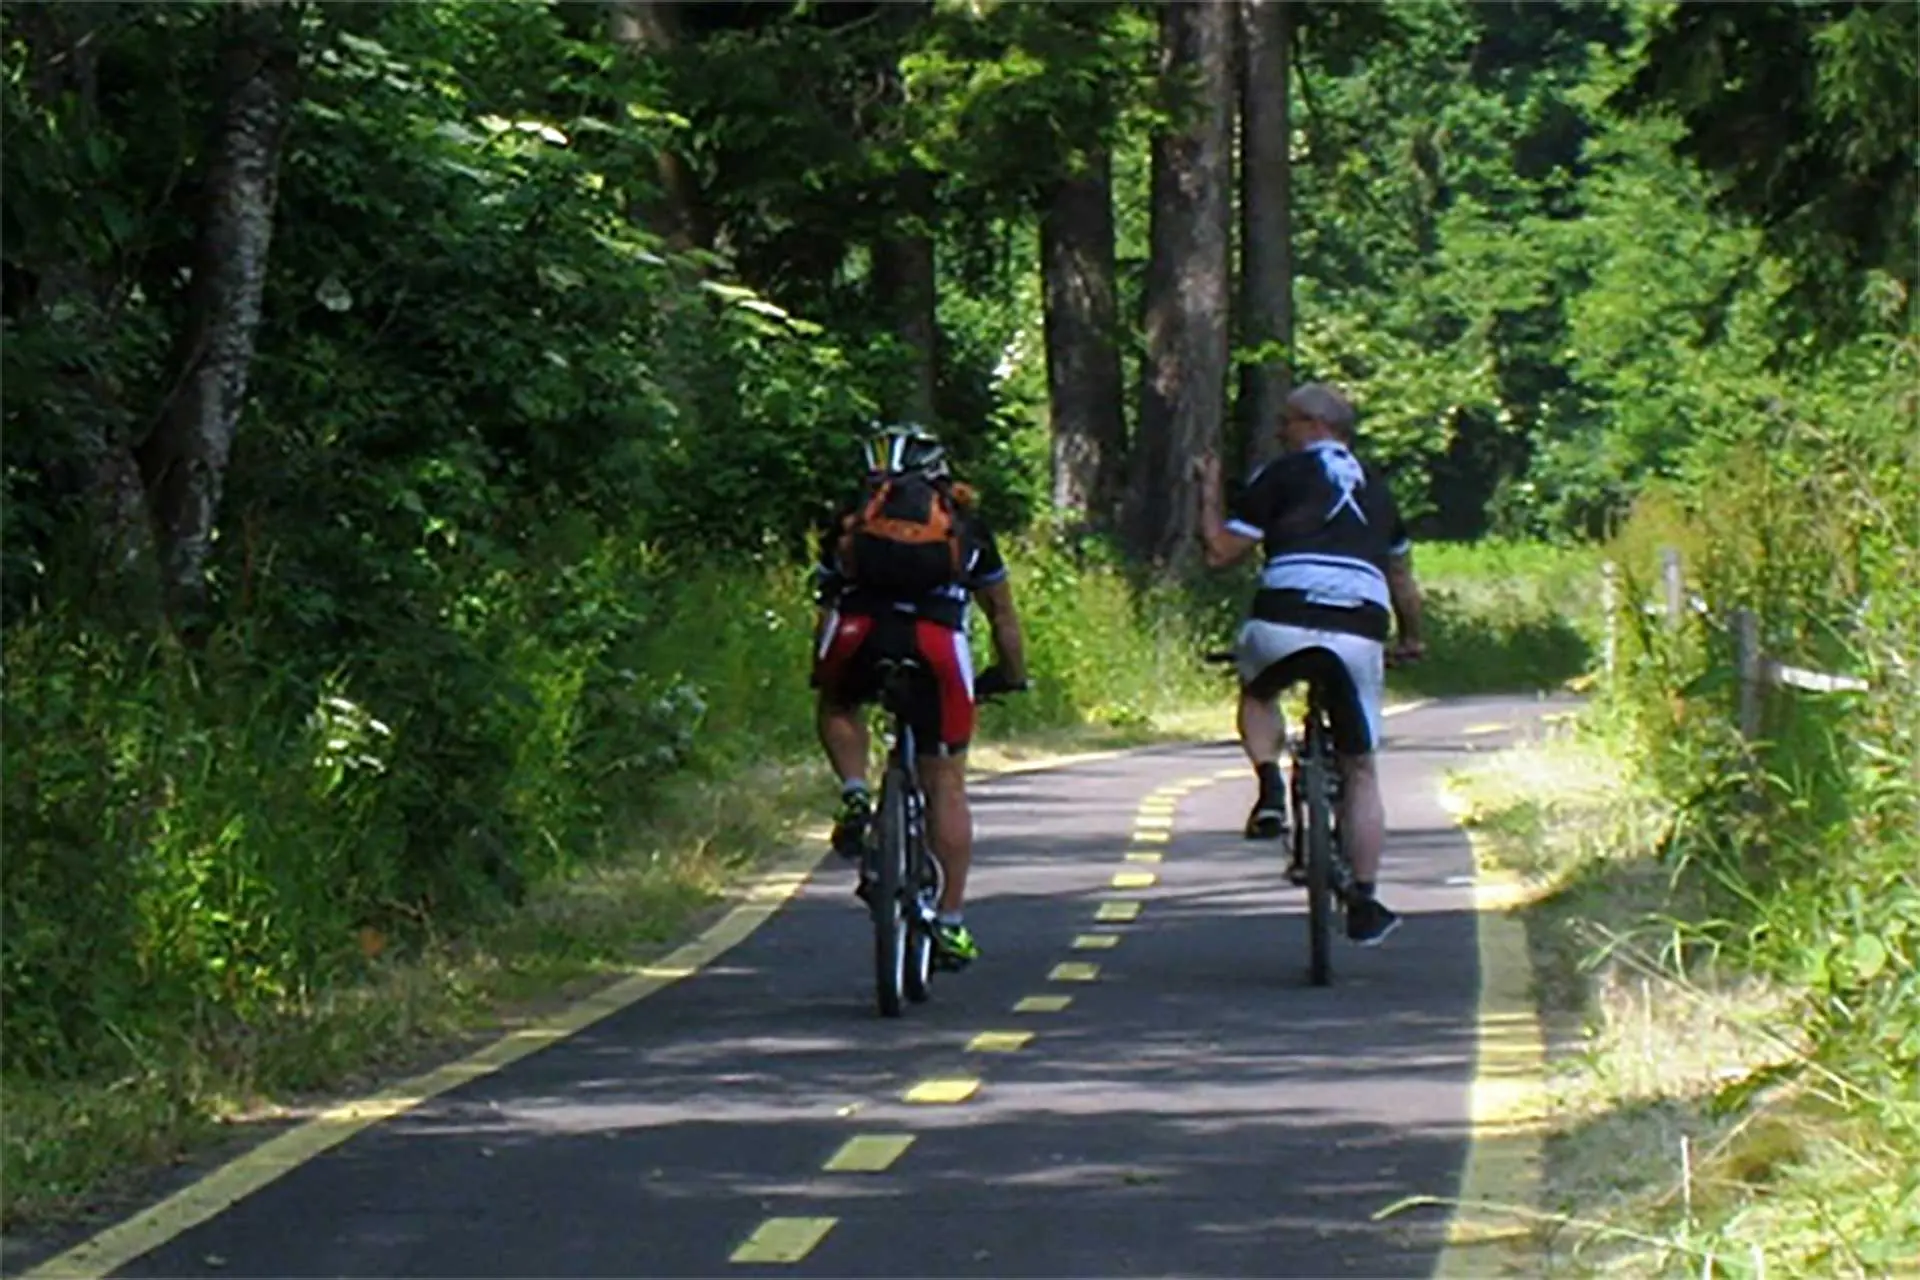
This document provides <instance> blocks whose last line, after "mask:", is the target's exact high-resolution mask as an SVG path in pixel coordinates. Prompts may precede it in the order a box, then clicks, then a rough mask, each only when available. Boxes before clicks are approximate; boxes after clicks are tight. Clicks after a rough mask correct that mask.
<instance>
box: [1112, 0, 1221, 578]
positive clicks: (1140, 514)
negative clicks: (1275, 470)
mask: <svg viewBox="0 0 1920 1280" xmlns="http://www.w3.org/2000/svg"><path fill="white" fill-rule="evenodd" d="M1236 19H1237V12H1236V10H1235V7H1234V6H1233V5H1228V4H1170V5H1166V6H1164V7H1162V9H1161V10H1160V76H1161V81H1162V84H1163V85H1164V86H1165V88H1166V90H1167V92H1168V96H1169V99H1170V105H1171V106H1172V109H1173V111H1174V118H1173V122H1172V123H1170V124H1169V125H1168V126H1167V127H1166V128H1165V129H1164V130H1162V131H1161V132H1160V133H1159V134H1158V135H1157V136H1156V137H1155V138H1154V140H1153V195H1152V201H1153V212H1152V229H1151V232H1150V239H1151V242H1152V250H1151V258H1150V260H1149V262H1148V264H1147V275H1146V286H1145V289H1146V292H1145V299H1144V312H1145V322H1146V323H1145V327H1146V357H1145V359H1146V366H1145V369H1144V370H1143V377H1142V386H1141V400H1140V429H1139V434H1138V437H1137V439H1136V440H1135V444H1134V449H1133V458H1132V493H1131V495H1130V498H1131V501H1130V508H1131V512H1132V519H1131V521H1130V523H1131V525H1132V528H1133V539H1132V541H1133V545H1134V547H1135V549H1136V551H1137V552H1138V553H1139V554H1141V555H1142V556H1143V557H1145V558H1147V559H1150V560H1152V561H1154V562H1156V563H1158V564H1160V565H1161V566H1163V567H1165V568H1168V569H1173V570H1175V571H1178V570H1180V569H1184V568H1186V567H1188V566H1190V565H1191V564H1192V562H1193V559H1194V555H1195V534H1196V531H1197V528H1198V520H1197V516H1196V514H1195V502H1196V488H1195V485H1194V481H1193V478H1192V475H1191V471H1190V467H1191V463H1192V461H1193V460H1194V459H1195V458H1197V457H1198V456H1199V455H1200V454H1201V453H1202V452H1203V451H1205V450H1209V449H1217V448H1218V447H1219V443H1220V437H1221V423H1222V418H1223V416H1224V410H1225V385H1226V376H1227V321H1228V275H1229V262H1228V247H1229V237H1230V228H1231V223H1230V213H1231V208H1230V193H1231V187H1232V178H1233V156H1232V150H1231V147H1232V122H1233V53H1234V28H1235V25H1236Z"/></svg>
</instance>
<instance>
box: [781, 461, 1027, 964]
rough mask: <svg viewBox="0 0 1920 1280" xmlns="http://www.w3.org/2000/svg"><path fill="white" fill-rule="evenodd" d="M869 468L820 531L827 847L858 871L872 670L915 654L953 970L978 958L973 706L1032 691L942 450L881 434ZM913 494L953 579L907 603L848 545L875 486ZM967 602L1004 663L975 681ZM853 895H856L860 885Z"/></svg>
mask: <svg viewBox="0 0 1920 1280" xmlns="http://www.w3.org/2000/svg"><path fill="white" fill-rule="evenodd" d="M864 460H865V464H866V483H865V487H864V493H863V496H862V499H861V501H860V502H858V503H855V504H853V506H852V507H851V509H850V510H848V511H845V512H843V513H842V514H841V515H840V517H839V518H838V519H837V520H836V521H835V523H834V524H833V525H832V526H831V527H830V528H829V529H827V530H823V535H824V536H823V537H822V539H821V547H820V559H819V564H818V566H817V568H816V570H815V577H816V583H817V588H818V589H817V595H816V600H817V603H818V605H819V619H818V624H817V626H816V629H815V636H816V639H817V644H816V647H815V650H814V654H815V661H814V668H813V678H812V683H813V687H814V689H815V690H816V691H817V698H816V716H817V721H818V727H819V733H820V744H821V746H822V747H823V748H825V750H826V753H827V759H828V761H829V762H830V763H831V764H832V766H833V769H834V771H835V773H836V775H837V776H838V777H839V779H840V791H841V802H840V813H839V817H838V819H837V820H836V821H835V823H834V827H833V847H834V849H835V850H836V851H837V852H838V853H839V854H840V855H841V856H842V857H845V858H848V859H852V858H857V857H858V856H859V854H860V850H861V846H862V844H863V842H864V840H865V836H866V831H867V825H868V823H869V821H870V820H871V818H872V813H873V807H872V801H871V799H870V798H869V796H868V792H867V776H866V775H867V756H868V746H867V721H866V716H865V715H864V714H863V712H862V711H861V707H862V706H863V705H864V704H866V703H869V702H872V701H873V700H874V699H875V698H876V697H877V696H878V693H879V682H878V674H877V670H876V660H877V659H878V658H880V657H882V656H885V655H905V654H917V655H918V656H919V657H920V659H921V660H922V661H923V662H924V663H925V666H926V670H927V672H928V673H929V675H930V677H931V678H930V679H929V680H925V681H922V682H920V683H919V685H918V687H917V688H916V690H915V696H914V699H913V703H912V705H910V706H909V708H908V715H909V717H910V721H911V723H912V725H913V729H914V736H915V738H916V740H917V742H918V743H919V747H920V760H919V770H920V778H921V783H922V785H923V787H924V788H925V790H926V795H927V815H928V827H929V830H928V840H929V843H930V845H931V846H932V849H933V853H934V855H935V856H936V857H938V858H939V859H940V863H941V866H942V868H943V870H944V871H945V885H944V888H943V891H942V893H941V895H940V903H939V908H938V917H937V919H936V921H935V927H934V937H935V942H936V944H937V945H938V946H939V948H940V949H941V951H942V952H943V953H945V956H946V958H947V959H948V960H949V961H951V962H955V963H957V964H965V963H967V962H968V961H971V960H974V959H977V958H978V957H979V954H980V948H979V945H978V943H977V942H976V941H975V940H974V937H973V935H972V933H971V932H970V931H969V930H968V929H967V926H966V922H965V919H964V904H965V900H966V887H967V872H968V869H969V867H970V865H971V863H972V860H973V815H972V812H971V810H970V808H969V806H968V802H967V772H966V758H965V757H966V750H967V745H968V741H969V740H970V739H971V737H972V736H973V723H974V700H975V698H976V697H980V696H987V695H990V694H993V693H999V692H1007V691H1012V690H1017V689H1024V688H1025V687H1026V660H1025V656H1024V646H1023V644H1022V640H1021V634H1020V621H1019V618H1018V616H1017V615H1016V613H1015V611H1014V606H1013V592H1012V589H1011V587H1010V586H1009V585H1008V581H1007V566H1006V562H1005V561H1004V560H1002V559H1001V556H1000V550H999V548H998V546H997V545H996V544H995V541H994V537H993V533H992V531H991V530H990V529H989V528H988V526H987V524H986V522H985V521H984V520H982V519H981V518H980V516H979V515H978V514H977V513H976V512H975V511H974V510H973V509H972V497H973V495H972V493H971V491H970V490H969V489H968V488H967V486H965V485H962V484H957V483H955V481H954V480H953V477H952V476H951V474H950V472H949V467H948V463H947V454H946V449H945V448H944V447H943V446H942V445H941V443H940V441H939V439H938V438H937V437H936V436H934V435H933V434H932V433H931V432H929V431H926V430H924V429H922V428H920V427H917V426H914V425H912V424H906V425H900V426H889V427H886V428H883V429H882V430H880V431H878V432H877V433H875V434H874V435H873V436H872V437H871V438H870V439H869V440H868V441H867V442H866V445H865V448H864ZM916 481H923V482H926V484H927V485H930V486H931V487H932V489H933V490H935V491H937V492H938V494H939V495H940V496H941V497H943V498H944V499H945V500H946V501H947V502H948V503H949V504H950V506H949V507H948V508H947V509H948V510H949V511H950V512H951V513H952V534H953V538H954V541H955V544H956V546H957V554H956V556H955V561H956V563H957V570H956V571H955V572H954V573H953V574H952V575H951V578H950V580H949V581H946V582H944V583H942V584H941V585H938V586H934V587H932V588H930V589H921V590H912V591H903V590H901V589H900V588H899V587H898V586H893V587H885V586H877V585H875V584H874V582H873V581H872V578H873V577H875V576H877V574H876V573H869V574H867V575H864V577H865V578H866V580H863V574H862V573H861V571H860V564H859V562H858V561H857V560H856V558H855V557H853V556H852V555H851V554H850V553H849V545H850V544H849V543H848V542H847V541H846V538H847V533H848V531H849V530H850V529H852V528H853V526H854V523H855V520H856V517H857V513H859V512H861V511H862V510H864V509H865V508H866V505H867V503H868V502H869V501H870V500H872V499H873V498H874V496H875V494H876V493H878V492H879V490H880V488H881V487H882V486H883V485H887V486H894V485H909V484H912V483H913V482H916ZM922 492H924V490H922ZM923 513H924V512H923ZM850 562H851V563H850ZM872 563H873V562H870V566H871V564H872ZM970 598H977V599H978V600H979V601H980V604H981V607H982V609H983V610H984V611H985V613H986V615H987V620H988V623H989V624H990V626H991V629H992V636H993V648H994V653H995V656H996V658H997V659H998V661H997V662H996V663H995V664H994V665H992V666H989V667H988V668H987V669H986V670H984V671H982V672H981V673H980V674H979V676H978V678H975V676H974V674H973V662H972V654H971V652H970V650H969V648H968V644H967V611H968V603H969V599H970ZM860 891H861V892H862V893H863V894H864V891H865V885H864V884H862V885H861V887H860Z"/></svg>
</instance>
